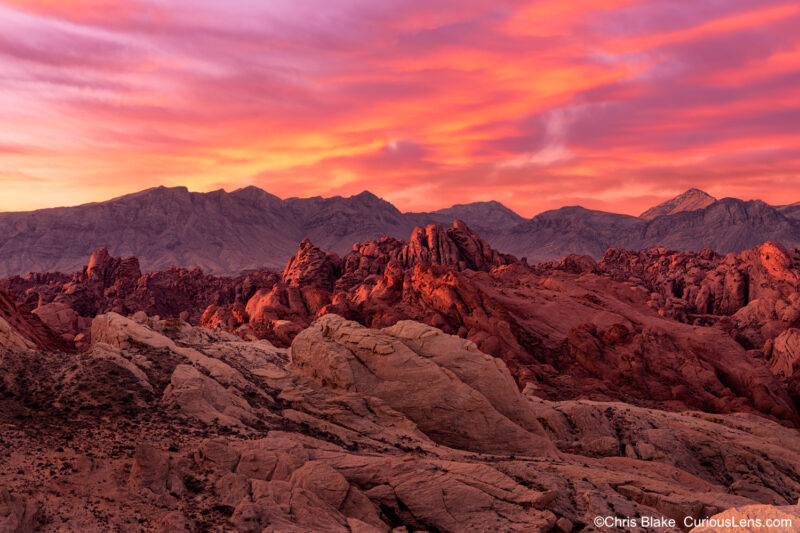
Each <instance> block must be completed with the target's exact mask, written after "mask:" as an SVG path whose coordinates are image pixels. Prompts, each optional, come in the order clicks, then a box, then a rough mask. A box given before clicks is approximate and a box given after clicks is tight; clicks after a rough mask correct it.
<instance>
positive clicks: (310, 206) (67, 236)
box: [0, 187, 525, 277]
mask: <svg viewBox="0 0 800 533" xmlns="http://www.w3.org/2000/svg"><path fill="white" fill-rule="evenodd" d="M452 209H453V210H454V213H455V214H456V215H459V216H461V217H462V218H464V219H466V220H467V221H469V222H472V221H475V222H482V224H477V226H479V227H483V225H484V224H485V223H486V222H487V221H488V222H489V223H490V224H494V223H495V221H497V220H499V219H500V218H499V217H502V218H503V220H504V221H505V223H507V224H509V225H512V224H514V223H517V222H518V221H523V220H525V219H523V218H522V217H520V216H519V215H517V214H516V213H514V212H513V211H511V210H510V209H508V208H506V207H505V206H503V205H502V204H500V203H498V202H483V203H481V204H476V206H474V207H473V206H471V205H470V204H467V205H459V206H454V207H453V208H452ZM453 219H454V218H453V217H452V216H451V215H450V214H447V213H401V212H400V211H398V210H397V208H395V207H394V206H393V205H392V204H390V203H389V202H387V201H385V200H382V199H381V198H378V197H377V196H375V195H374V194H372V193H370V192H366V191H365V192H362V193H361V194H358V195H355V196H351V197H349V198H343V197H341V196H335V197H332V198H321V197H313V198H288V199H286V200H281V199H280V198H278V197H277V196H273V195H271V194H269V193H267V192H265V191H263V190H261V189H259V188H257V187H247V188H244V189H239V190H236V191H233V192H230V193H228V192H225V191H222V190H219V191H213V192H209V193H196V192H189V190H188V189H187V188H186V187H173V188H167V187H157V188H153V189H147V190H144V191H141V192H138V193H134V194H130V195H126V196H122V197H119V198H114V199H112V200H109V201H106V202H99V203H92V204H86V205H81V206H77V207H60V208H55V209H42V210H39V211H30V212H23V213H0V277H5V276H10V275H14V274H24V273H26V272H29V271H52V270H59V271H62V272H73V271H76V270H80V269H81V268H82V266H83V265H84V264H85V261H86V257H88V255H89V254H91V253H92V251H94V250H96V249H97V248H99V247H106V248H108V249H109V250H110V251H111V253H113V254H115V255H120V256H128V255H135V256H137V257H138V258H139V259H140V261H141V265H142V268H143V270H145V271H152V270H161V269H165V268H168V267H170V266H172V265H178V266H189V267H191V266H200V267H201V268H203V269H204V270H206V271H208V272H212V273H216V274H234V273H239V272H241V271H244V270H252V269H256V268H262V267H267V268H283V267H284V266H286V261H287V260H288V258H289V257H291V256H292V255H294V253H295V252H296V251H297V243H298V242H300V241H301V240H302V239H304V238H309V239H310V240H311V241H312V242H313V243H314V244H316V245H318V246H320V247H322V248H323V249H325V250H331V251H334V252H337V253H340V254H343V253H346V252H348V251H350V250H351V249H352V248H353V244H354V243H357V242H362V241H367V240H372V239H377V238H380V237H382V236H385V235H389V236H393V237H398V238H408V236H409V235H410V234H411V232H412V231H413V229H414V227H416V226H418V225H427V224H447V225H450V223H452V222H453Z"/></svg>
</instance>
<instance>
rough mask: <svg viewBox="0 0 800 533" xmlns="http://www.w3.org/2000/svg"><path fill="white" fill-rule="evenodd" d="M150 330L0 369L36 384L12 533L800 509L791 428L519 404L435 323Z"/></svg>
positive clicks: (447, 528)
mask: <svg viewBox="0 0 800 533" xmlns="http://www.w3.org/2000/svg"><path fill="white" fill-rule="evenodd" d="M134 318H135V320H134V319H133V318H126V317H123V316H120V315H118V314H113V313H111V314H106V315H102V316H99V317H97V318H96V319H95V321H94V324H93V327H92V330H93V340H92V345H91V348H90V349H88V350H87V351H85V352H81V353H77V354H64V353H60V352H50V351H41V350H39V351H37V350H36V349H26V351H24V352H6V355H5V356H4V357H3V358H2V359H0V370H2V371H3V372H10V373H11V377H12V379H13V381H14V382H18V383H25V384H26V387H24V389H22V388H20V389H16V390H11V391H8V392H7V393H6V399H5V400H4V407H5V408H4V409H3V411H2V412H0V430H2V431H0V486H2V487H3V489H2V490H0V526H2V527H5V528H7V529H8V530H10V531H32V530H37V531H45V532H50V531H105V530H117V531H154V532H156V531H157V532H164V531H242V532H250V531H272V532H284V531H304V532H305V531H320V532H321V531H326V532H328V531H342V532H376V531H379V532H389V531H403V530H405V531H430V532H433V531H441V532H461V531H525V532H529V531H531V532H539V531H541V532H545V531H573V530H574V531H578V530H583V531H591V530H592V525H591V523H592V522H591V520H592V519H593V517H595V516H597V515H602V516H605V515H611V514H620V515H630V516H633V515H635V514H637V513H638V514H640V515H642V514H647V515H651V516H666V517H673V518H680V519H683V517H684V516H692V517H695V518H698V519H700V518H703V517H708V516H712V515H715V514H718V513H720V512H723V511H725V510H726V509H731V508H735V509H747V508H748V506H752V505H770V506H772V505H777V506H790V505H792V504H794V503H795V502H796V501H797V497H798V493H800V486H799V483H798V479H800V472H798V465H800V439H799V438H798V433H797V430H795V429H792V428H787V427H784V426H781V425H780V424H777V423H774V422H770V421H768V420H766V419H765V418H763V417H760V416H756V415H754V414H723V415H710V414H704V413H700V412H683V413H675V412H667V411H661V410H656V409H649V408H645V407H634V406H631V405H627V404H623V403H619V402H615V403H598V402H589V401H575V400H569V401H551V400H545V399H542V398H540V397H538V396H536V395H534V394H533V393H534V392H535V386H534V385H529V386H528V388H527V389H526V391H525V394H521V393H519V392H518V389H516V388H515V387H509V385H510V384H511V374H510V373H509V371H508V370H507V368H506V366H505V365H504V364H503V363H502V362H501V361H499V360H498V359H496V358H492V357H490V356H488V355H486V354H484V353H482V352H481V351H480V350H478V348H477V346H476V345H475V344H474V343H472V342H470V341H466V340H464V339H462V338H459V337H456V336H450V335H446V334H444V333H442V332H441V331H439V330H437V329H435V328H432V327H430V326H426V325H424V324H420V323H415V322H409V321H403V322H399V323H397V324H396V325H394V326H392V327H389V328H385V329H382V330H376V329H368V328H365V327H363V326H360V325H358V324H356V323H353V322H350V321H347V320H345V319H343V318H341V317H338V316H334V315H326V316H323V317H321V318H320V319H318V320H316V321H314V322H313V323H312V325H311V326H310V327H309V328H308V329H307V330H306V331H304V332H302V333H301V334H300V335H298V336H297V337H296V338H295V340H294V342H293V345H292V347H291V354H289V353H287V351H286V350H285V349H282V348H276V347H274V346H273V345H271V344H270V343H269V342H266V341H263V340H251V341H246V340H243V339H241V338H239V337H237V336H234V335H231V334H229V333H226V332H223V331H220V330H211V329H207V328H198V327H192V326H190V325H189V324H187V323H186V322H184V321H181V320H177V319H166V320H161V319H155V318H152V317H148V316H146V315H145V316H142V315H137V316H136V317H134ZM32 354H33V355H35V357H33V358H32V357H31V355H32ZM20 361H25V362H30V361H36V364H35V365H31V364H18V363H20ZM409 376H410V377H413V378H414V379H409ZM417 382H418V383H417ZM403 390H406V391H407V396H408V397H411V398H413V401H408V400H407V399H406V398H403V397H402V396H401V392H402V391H403ZM462 411H463V412H462ZM465 412H467V413H469V416H465V415H464V413H465ZM437 426H438V427H437ZM476 426H484V427H476ZM492 431H493V432H494V438H492V436H491V435H490V433H491V432H492ZM510 436H513V437H514V439H510V438H509V437H510ZM398 528H399V529H398ZM403 528H405V529H403Z"/></svg>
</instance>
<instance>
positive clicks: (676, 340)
mask: <svg viewBox="0 0 800 533" xmlns="http://www.w3.org/2000/svg"><path fill="white" fill-rule="evenodd" d="M792 254H793V252H792V253H790V252H787V251H786V250H785V249H783V248H782V247H780V246H779V245H777V244H773V243H767V244H764V245H762V246H760V247H758V248H755V249H753V250H750V251H747V252H743V253H742V254H738V255H730V256H728V257H722V256H719V255H717V254H715V253H713V252H710V251H706V252H699V253H688V252H687V253H677V252H670V251H667V250H664V249H656V250H650V251H645V252H630V251H624V250H611V251H609V252H608V253H607V254H606V256H605V257H604V258H603V259H602V260H601V261H600V262H595V261H594V260H593V259H591V258H590V257H577V256H569V257H567V258H565V259H564V260H562V261H561V262H558V263H551V264H543V265H535V266H532V267H530V266H528V265H526V264H525V263H524V262H521V261H518V260H517V259H516V258H514V257H513V256H508V255H505V254H500V253H499V252H497V251H496V250H494V249H493V248H491V247H490V246H489V245H488V244H487V243H486V242H485V241H483V240H482V239H481V238H480V237H479V236H478V235H477V234H476V233H475V232H474V231H472V230H471V229H470V228H469V227H468V226H467V225H466V224H464V223H463V222H458V221H457V222H456V223H455V224H454V225H453V227H451V228H449V229H447V230H445V229H443V228H441V227H439V226H435V225H431V226H427V227H425V228H417V229H415V230H414V232H413V233H412V236H411V239H410V240H409V242H407V243H406V242H404V241H399V240H397V239H393V238H390V237H386V238H383V239H381V240H378V241H368V242H365V243H360V244H357V245H355V246H354V247H353V250H352V251H351V252H349V253H348V254H345V255H344V256H342V257H340V256H338V255H337V254H333V253H326V252H324V251H322V250H321V249H320V248H318V247H316V246H314V245H313V244H312V243H311V242H310V241H309V240H304V241H303V242H302V243H301V245H300V249H299V251H298V252H297V254H296V255H295V256H294V257H293V258H291V259H290V260H289V262H288V264H287V266H286V268H285V269H284V270H283V272H281V273H271V272H267V271H258V272H254V273H251V274H248V275H246V276H239V277H237V278H217V277H213V276H208V275H205V274H203V273H202V272H200V271H198V270H193V271H187V270H185V269H170V270H167V271H164V272H159V273H150V274H142V275H140V276H139V277H138V278H137V277H136V275H137V272H136V270H135V269H134V268H132V265H135V260H133V259H126V260H122V259H114V258H111V257H110V256H109V254H108V253H107V252H105V251H100V252H98V253H96V254H95V255H93V257H92V259H91V261H90V265H89V266H87V267H86V268H85V269H84V271H82V272H80V273H76V274H73V275H72V276H65V275H62V274H37V275H30V276H28V277H26V278H11V279H9V280H6V282H5V283H6V285H7V286H8V287H10V288H11V289H12V290H13V291H14V292H15V293H17V294H18V295H20V298H21V299H22V300H23V301H25V302H32V303H31V305H32V306H34V307H35V306H37V305H38V307H36V309H35V313H36V314H37V315H38V316H40V317H41V319H42V320H44V321H46V322H47V323H48V324H50V326H51V328H52V329H54V330H56V331H58V332H59V333H61V334H62V336H65V338H66V339H70V338H72V339H73V340H75V341H76V343H77V344H78V346H79V348H84V347H85V346H87V345H88V342H89V338H90V332H89V329H88V324H89V321H90V319H91V317H93V316H95V315H96V314H98V313H103V312H108V311H114V312H118V313H121V314H132V313H134V312H136V311H144V312H145V313H147V314H149V315H158V316H161V317H172V318H182V319H184V320H188V321H189V322H191V323H194V324H198V323H199V324H202V325H204V326H206V327H209V328H219V329H222V330H225V331H228V332H231V333H235V334H237V335H238V336H239V337H241V338H243V339H255V338H264V339H269V340H270V341H271V342H273V343H275V344H277V345H280V346H288V345H289V344H290V343H291V342H292V339H294V337H295V336H296V335H297V334H298V333H299V332H300V331H302V330H303V329H305V328H307V327H308V326H309V325H310V324H311V323H312V322H313V321H314V320H315V319H316V318H317V317H319V316H322V315H325V314H327V313H336V314H339V315H341V316H344V317H346V318H348V319H350V320H355V321H358V322H359V323H361V324H363V325H366V326H369V327H386V326H391V325H393V324H395V323H397V322H398V321H402V320H409V319H411V320H417V321H420V322H424V323H426V324H428V325H430V326H433V327H436V328H439V329H440V330H442V331H444V332H445V333H449V334H453V335H458V336H460V337H462V338H464V339H467V340H469V341H471V342H473V343H474V344H475V345H476V346H477V347H478V349H480V350H481V351H483V352H485V353H487V354H490V355H493V356H495V357H497V358H500V359H502V360H503V361H504V362H505V363H506V364H507V366H508V367H509V369H510V371H511V373H512V375H513V377H514V378H515V380H516V381H517V383H518V384H519V386H520V387H524V386H525V385H526V384H529V383H530V384H531V385H532V386H533V387H535V390H536V391H537V392H536V394H537V395H538V396H540V397H542V398H546V399H551V400H566V399H573V398H584V399H592V400H595V401H625V402H629V403H634V404H637V405H641V406H646V407H658V408H666V409H676V410H682V409H698V410H703V411H708V412H718V413H728V412H759V413H762V414H764V415H766V416H769V417H772V418H773V419H775V420H780V421H782V422H783V423H785V424H792V425H796V424H798V422H800V419H799V418H798V406H800V379H798V353H800V349H798V347H797V343H798V341H800V335H798V333H797V332H798V331H800V323H797V320H798V318H797V317H800V300H798V299H797V298H796V293H797V283H798V281H797V280H798V279H800V269H798V268H797V266H796V263H795V261H796V260H795V259H794V256H793V255H792ZM71 336H73V337H71Z"/></svg>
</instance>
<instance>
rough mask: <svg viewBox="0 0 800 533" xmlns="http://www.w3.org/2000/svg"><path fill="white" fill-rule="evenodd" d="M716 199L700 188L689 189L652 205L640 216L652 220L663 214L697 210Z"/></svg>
mask: <svg viewBox="0 0 800 533" xmlns="http://www.w3.org/2000/svg"><path fill="white" fill-rule="evenodd" d="M716 201H717V199H716V198H714V197H713V196H711V195H710V194H707V193H705V192H703V191H701V190H700V189H689V190H688V191H686V192H685V193H683V194H680V195H678V196H676V197H675V198H672V199H670V200H667V201H666V202H664V203H661V204H658V205H657V206H655V207H651V208H650V209H648V210H647V211H645V212H644V213H642V214H641V215H639V218H645V219H647V220H652V219H654V218H656V217H660V216H663V215H674V214H675V213H681V212H683V211H697V210H698V209H703V208H704V207H708V206H709V205H711V204H713V203H714V202H716Z"/></svg>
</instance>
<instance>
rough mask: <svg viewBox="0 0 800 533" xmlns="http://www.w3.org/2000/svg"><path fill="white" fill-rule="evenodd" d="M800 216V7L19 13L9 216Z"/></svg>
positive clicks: (168, 3) (45, 3)
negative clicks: (158, 200) (217, 203)
mask: <svg viewBox="0 0 800 533" xmlns="http://www.w3.org/2000/svg"><path fill="white" fill-rule="evenodd" d="M157 185H166V186H178V185H184V186H187V187H189V189H190V190H195V191H209V190H215V189H220V188H224V189H226V190H233V189H237V188H240V187H244V186H247V185H256V186H258V187H261V188H263V189H265V190H267V191H269V192H271V193H273V194H276V195H278V196H280V197H284V198H285V197H290V196H314V195H322V196H332V195H344V196H348V195H352V194H357V193H359V192H361V191H363V190H369V191H371V192H373V193H375V194H377V195H379V196H381V197H383V198H385V199H387V200H389V201H391V202H393V203H394V204H395V205H396V206H398V207H399V208H400V209H401V210H406V211H412V210H413V211H419V210H428V209H437V208H441V207H446V206H449V205H452V204H454V203H466V202H472V201H484V200H492V199H493V200H497V201H500V202H502V203H504V204H505V205H507V206H509V207H511V208H512V209H514V210H516V211H517V212H519V213H520V214H522V215H524V216H533V215H535V214H537V213H539V212H541V211H544V210H547V209H554V208H558V207H561V206H563V205H583V206H584V207H587V208H593V209H604V210H610V211H616V212H622V213H630V214H638V213H640V212H641V211H643V210H644V209H646V208H647V207H649V206H651V205H653V204H655V203H658V202H660V201H663V200H665V199H667V198H669V197H672V196H674V195H676V194H678V193H680V192H682V191H684V190H686V189H688V188H690V187H698V188H701V189H703V190H705V191H706V192H708V193H710V194H712V195H714V196H717V197H725V196H734V197H739V198H744V199H750V198H759V199H763V200H765V201H767V202H770V203H773V204H785V203H791V202H795V201H800V3H798V2H797V1H796V0H792V1H785V0H784V1H771V0H759V1H753V0H692V1H687V0H570V1H564V0H541V1H522V0H519V1H516V0H514V1H506V0H436V1H432V0H381V1H380V2H376V1H374V0H225V1H219V0H181V1H180V2H177V1H174V0H0V211H19V210H29V209H36V208H41V207H51V206H57V205H75V204H80V203H85V202H90V201H102V200H105V199H108V198H111V197H115V196H119V195H122V194H127V193H130V192H134V191H137V190H141V189H144V188H148V187H153V186H157Z"/></svg>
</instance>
